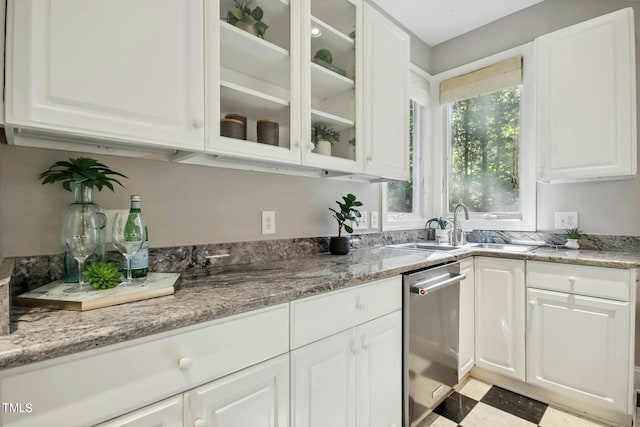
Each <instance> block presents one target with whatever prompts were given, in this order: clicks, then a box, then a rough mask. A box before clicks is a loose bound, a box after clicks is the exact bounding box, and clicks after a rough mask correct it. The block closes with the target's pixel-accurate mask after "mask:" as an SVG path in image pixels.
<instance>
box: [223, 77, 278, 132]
mask: <svg viewBox="0 0 640 427" xmlns="http://www.w3.org/2000/svg"><path fill="white" fill-rule="evenodd" d="M220 109H221V111H225V112H227V113H238V114H243V115H245V116H247V117H250V118H252V119H254V120H260V119H271V120H277V121H278V122H280V123H289V102H288V101H287V100H285V99H282V98H277V97H275V96H271V95H268V94H266V93H262V92H258V91H255V90H253V89H249V88H247V87H244V86H240V85H237V84H235V83H231V82H226V81H220Z"/></svg>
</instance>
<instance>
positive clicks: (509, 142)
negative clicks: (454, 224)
mask: <svg viewBox="0 0 640 427" xmlns="http://www.w3.org/2000/svg"><path fill="white" fill-rule="evenodd" d="M450 114H451V115H450V117H451V120H450V125H451V129H450V132H451V133H450V149H451V162H450V179H449V212H451V211H452V210H453V208H454V206H455V205H456V204H458V203H464V204H465V205H466V206H467V207H468V208H469V210H470V211H473V212H483V213H489V212H491V213H505V214H516V213H519V210H520V182H519V173H518V165H519V152H520V86H516V87H511V88H507V89H502V90H498V91H495V92H492V93H489V94H486V95H480V96H477V97H474V98H470V99H465V100H462V101H456V102H453V103H452V104H451V106H450Z"/></svg>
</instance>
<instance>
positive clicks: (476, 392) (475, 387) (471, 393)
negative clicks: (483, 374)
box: [460, 378, 491, 401]
mask: <svg viewBox="0 0 640 427" xmlns="http://www.w3.org/2000/svg"><path fill="white" fill-rule="evenodd" d="M490 388H491V384H487V383H485V382H482V381H480V380H477V379H475V378H469V381H467V382H466V384H465V385H464V386H462V388H461V389H460V394H464V395H465V396H468V397H470V398H472V399H475V400H478V401H480V400H481V399H482V398H483V397H484V395H485V394H487V392H488V391H489V389H490Z"/></svg>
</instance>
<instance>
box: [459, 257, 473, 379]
mask: <svg viewBox="0 0 640 427" xmlns="http://www.w3.org/2000/svg"><path fill="white" fill-rule="evenodd" d="M460 273H461V274H464V275H465V276H466V277H465V279H464V280H462V281H460V309H459V313H460V320H459V322H460V332H459V333H460V335H459V347H458V378H462V377H464V376H465V375H466V374H467V373H468V372H469V371H470V370H471V368H473V366H474V364H475V357H474V356H475V344H476V343H475V330H474V324H475V319H474V313H475V307H474V305H475V274H474V262H473V258H468V259H465V260H463V261H460Z"/></svg>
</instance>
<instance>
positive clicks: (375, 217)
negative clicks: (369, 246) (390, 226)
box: [369, 211, 380, 230]
mask: <svg viewBox="0 0 640 427" xmlns="http://www.w3.org/2000/svg"><path fill="white" fill-rule="evenodd" d="M369 226H370V228H371V229H373V230H377V229H378V228H379V227H380V222H379V220H378V211H371V221H370V222H369Z"/></svg>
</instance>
